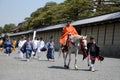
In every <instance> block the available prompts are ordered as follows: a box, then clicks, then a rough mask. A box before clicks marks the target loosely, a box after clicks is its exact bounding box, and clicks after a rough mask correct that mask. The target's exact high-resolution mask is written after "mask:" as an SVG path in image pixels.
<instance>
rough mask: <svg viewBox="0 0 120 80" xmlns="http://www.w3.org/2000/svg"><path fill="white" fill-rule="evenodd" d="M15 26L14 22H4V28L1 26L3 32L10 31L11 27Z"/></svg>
mask: <svg viewBox="0 0 120 80" xmlns="http://www.w3.org/2000/svg"><path fill="white" fill-rule="evenodd" d="M15 28H16V25H15V24H12V23H10V24H5V26H4V28H3V32H5V33H7V32H11V31H12V30H13V29H15Z"/></svg>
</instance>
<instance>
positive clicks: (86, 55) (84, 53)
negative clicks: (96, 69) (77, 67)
mask: <svg viewBox="0 0 120 80" xmlns="http://www.w3.org/2000/svg"><path fill="white" fill-rule="evenodd" d="M80 46H81V48H80V50H81V51H82V53H83V56H84V58H87V57H88V53H87V51H86V50H84V46H83V44H82V39H80ZM96 58H97V59H98V60H99V61H100V60H101V59H100V58H101V56H97V57H95V58H93V57H88V59H91V60H95V59H96Z"/></svg>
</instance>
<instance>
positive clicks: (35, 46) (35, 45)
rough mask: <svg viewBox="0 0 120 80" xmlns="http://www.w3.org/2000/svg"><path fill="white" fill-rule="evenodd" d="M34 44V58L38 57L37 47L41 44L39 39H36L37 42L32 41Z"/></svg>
mask: <svg viewBox="0 0 120 80" xmlns="http://www.w3.org/2000/svg"><path fill="white" fill-rule="evenodd" d="M32 42H33V52H32V53H33V57H35V56H36V52H37V48H38V47H37V45H38V42H39V39H38V38H37V37H35V40H33V41H32Z"/></svg>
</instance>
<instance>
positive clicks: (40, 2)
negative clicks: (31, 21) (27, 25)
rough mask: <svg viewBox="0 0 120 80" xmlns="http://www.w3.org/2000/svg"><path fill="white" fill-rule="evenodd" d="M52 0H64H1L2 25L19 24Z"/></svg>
mask: <svg viewBox="0 0 120 80" xmlns="http://www.w3.org/2000/svg"><path fill="white" fill-rule="evenodd" d="M50 1H54V2H57V3H61V2H64V0H0V27H4V25H5V24H10V23H13V24H15V25H16V26H17V25H18V23H21V22H23V21H24V19H25V18H26V17H30V14H31V13H32V12H34V11H36V10H37V9H38V8H40V7H43V6H45V4H46V3H47V2H50Z"/></svg>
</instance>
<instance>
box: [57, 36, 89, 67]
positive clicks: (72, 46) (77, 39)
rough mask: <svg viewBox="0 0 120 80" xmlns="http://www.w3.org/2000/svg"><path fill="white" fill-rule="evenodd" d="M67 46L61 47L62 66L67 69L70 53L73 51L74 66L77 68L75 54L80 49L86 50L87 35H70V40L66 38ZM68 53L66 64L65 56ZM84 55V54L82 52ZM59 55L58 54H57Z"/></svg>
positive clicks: (76, 54)
mask: <svg viewBox="0 0 120 80" xmlns="http://www.w3.org/2000/svg"><path fill="white" fill-rule="evenodd" d="M67 43H68V46H64V47H62V48H61V52H60V53H63V58H64V67H65V68H67V69H69V65H70V62H71V53H72V52H73V51H74V54H75V63H74V68H75V69H78V67H77V56H78V52H79V50H80V47H81V49H82V50H83V51H84V50H87V36H82V35H71V36H70V40H67ZM68 55H69V61H68V64H66V60H67V56H68ZM84 55H86V54H84ZM59 56H60V54H59Z"/></svg>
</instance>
